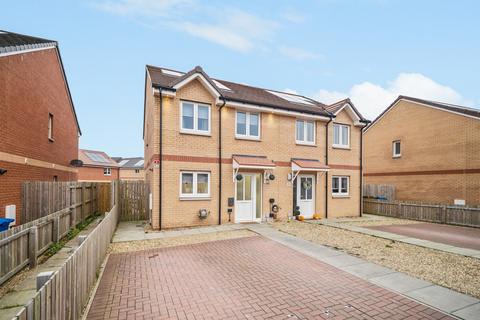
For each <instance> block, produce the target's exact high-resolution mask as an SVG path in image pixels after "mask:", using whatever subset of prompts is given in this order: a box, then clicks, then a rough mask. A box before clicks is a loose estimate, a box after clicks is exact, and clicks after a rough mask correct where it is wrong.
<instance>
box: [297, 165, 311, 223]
mask: <svg viewBox="0 0 480 320" xmlns="http://www.w3.org/2000/svg"><path fill="white" fill-rule="evenodd" d="M301 178H312V199H311V202H312V213H311V214H308V215H307V214H305V213H304V212H302V211H301V208H302V207H301V206H300V201H308V200H300V195H301V185H300V181H302V179H301ZM295 183H296V184H297V199H296V202H297V206H298V207H299V208H300V214H301V215H302V216H304V217H305V218H307V219H310V218H312V216H313V215H314V214H315V210H316V187H315V185H316V175H315V174H299V175H298V176H297V178H296V181H295Z"/></svg>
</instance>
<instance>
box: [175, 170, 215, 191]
mask: <svg viewBox="0 0 480 320" xmlns="http://www.w3.org/2000/svg"><path fill="white" fill-rule="evenodd" d="M208 197H210V172H200V171H198V172H197V171H180V198H208Z"/></svg>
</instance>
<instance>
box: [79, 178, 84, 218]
mask: <svg viewBox="0 0 480 320" xmlns="http://www.w3.org/2000/svg"><path fill="white" fill-rule="evenodd" d="M81 190H82V193H81V197H80V198H81V199H82V211H81V212H82V216H81V219H80V220H83V219H84V218H85V182H83V183H82V189H81Z"/></svg>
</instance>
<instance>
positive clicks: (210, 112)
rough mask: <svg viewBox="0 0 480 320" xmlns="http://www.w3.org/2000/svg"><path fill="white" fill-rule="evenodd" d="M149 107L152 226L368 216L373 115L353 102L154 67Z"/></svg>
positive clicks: (147, 136)
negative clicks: (364, 190) (367, 128)
mask: <svg viewBox="0 0 480 320" xmlns="http://www.w3.org/2000/svg"><path fill="white" fill-rule="evenodd" d="M144 109H145V110H144V134H143V136H144V142H145V169H146V170H145V177H146V181H147V183H149V184H150V190H151V199H150V200H151V201H150V202H151V223H152V227H153V228H154V229H164V228H176V227H186V226H198V225H214V224H223V223H229V222H231V223H239V222H253V221H263V220H265V219H266V218H267V217H270V216H271V215H272V214H275V216H276V217H277V218H278V219H287V218H288V217H289V216H291V215H292V213H293V212H294V210H296V209H298V210H299V211H300V212H301V214H302V215H303V216H304V217H305V218H311V217H312V216H313V215H314V214H319V215H320V216H321V217H343V216H359V215H360V214H361V201H360V199H361V188H360V186H361V157H362V155H361V143H362V142H361V139H362V135H361V129H362V128H363V126H364V124H365V119H364V118H363V117H362V115H361V114H360V113H359V112H358V111H357V110H356V108H355V107H354V105H353V104H352V103H351V101H350V100H348V99H347V100H342V101H339V102H337V103H335V104H333V105H325V104H322V103H320V102H318V101H315V100H313V99H310V98H307V97H304V96H301V95H296V94H290V93H285V92H280V91H276V90H267V89H262V88H257V87H252V86H248V85H244V84H239V83H234V82H230V81H224V80H218V79H214V78H211V77H210V76H209V75H208V74H207V73H205V72H204V71H203V70H202V68H201V67H195V68H194V69H193V70H191V71H189V72H186V73H184V72H180V71H175V70H171V69H167V68H158V67H153V66H147V67H146V76H145V106H144Z"/></svg>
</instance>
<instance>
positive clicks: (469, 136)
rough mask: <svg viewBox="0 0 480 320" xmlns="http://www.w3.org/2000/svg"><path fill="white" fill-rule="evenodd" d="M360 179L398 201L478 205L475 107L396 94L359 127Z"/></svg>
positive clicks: (479, 134) (479, 138)
mask: <svg viewBox="0 0 480 320" xmlns="http://www.w3.org/2000/svg"><path fill="white" fill-rule="evenodd" d="M364 181H365V183H367V184H387V185H393V186H395V196H396V199H397V200H408V201H415V202H430V203H443V204H459V205H464V204H466V205H479V204H480V110H479V109H471V108H466V107H462V106H457V105H452V104H448V103H442V102H435V101H429V100H423V99H418V98H412V97H407V96H399V97H398V98H397V99H396V100H395V101H394V102H393V103H392V104H391V105H390V106H389V107H388V108H387V109H386V110H385V111H384V112H383V113H382V114H380V116H378V117H377V119H375V121H373V122H372V123H371V124H370V125H369V126H368V127H367V128H366V129H365V131H364Z"/></svg>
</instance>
